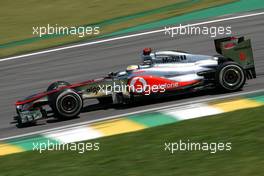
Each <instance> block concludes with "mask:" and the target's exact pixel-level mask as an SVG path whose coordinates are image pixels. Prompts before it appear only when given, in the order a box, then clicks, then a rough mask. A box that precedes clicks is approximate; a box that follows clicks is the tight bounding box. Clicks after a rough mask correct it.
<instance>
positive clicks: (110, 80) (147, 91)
mask: <svg viewBox="0 0 264 176" xmlns="http://www.w3.org/2000/svg"><path fill="white" fill-rule="evenodd" d="M215 48H216V51H217V53H219V54H220V55H217V56H207V55H198V54H190V53H187V52H182V51H174V50H168V51H157V52H152V51H151V49H150V48H146V49H144V50H143V54H142V59H143V61H142V64H141V65H131V66H128V67H127V69H126V70H125V71H119V72H115V73H113V72H112V73H110V74H108V75H107V76H106V77H105V78H100V79H95V80H88V81H85V82H81V83H77V84H69V83H68V82H65V81H57V82H54V83H52V84H51V85H50V86H49V87H48V88H47V91H45V92H41V93H38V94H35V95H32V96H29V97H27V98H26V99H24V100H20V101H17V102H16V111H17V115H18V116H17V117H16V121H17V123H18V125H24V124H28V123H32V122H36V121H37V120H39V119H42V118H46V117H47V108H48V107H49V109H51V110H52V112H53V113H54V116H55V117H56V118H59V119H68V118H73V117H76V116H78V115H79V113H80V112H81V110H82V108H83V100H85V99H91V98H94V99H97V100H98V101H99V103H101V104H104V103H109V102H110V103H112V104H126V103H130V102H131V101H133V100H134V99H135V98H137V97H139V96H140V97H142V96H148V95H154V96H155V95H160V94H165V93H166V94H177V92H180V91H186V92H189V91H196V90H204V89H218V90H224V91H238V90H240V89H242V88H243V86H244V84H245V81H246V79H253V78H256V72H255V65H254V59H253V53H252V48H251V41H250V39H244V37H240V38H236V37H226V38H221V39H216V40H215Z"/></svg>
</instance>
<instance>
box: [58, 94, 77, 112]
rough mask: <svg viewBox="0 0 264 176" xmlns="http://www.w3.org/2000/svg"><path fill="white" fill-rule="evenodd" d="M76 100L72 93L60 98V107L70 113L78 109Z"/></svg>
mask: <svg viewBox="0 0 264 176" xmlns="http://www.w3.org/2000/svg"><path fill="white" fill-rule="evenodd" d="M77 102H78V100H77V98H76V97H74V96H72V95H67V96H64V97H62V98H61V109H62V110H63V111H64V112H66V113H72V112H74V111H76V110H77V109H78V103H77Z"/></svg>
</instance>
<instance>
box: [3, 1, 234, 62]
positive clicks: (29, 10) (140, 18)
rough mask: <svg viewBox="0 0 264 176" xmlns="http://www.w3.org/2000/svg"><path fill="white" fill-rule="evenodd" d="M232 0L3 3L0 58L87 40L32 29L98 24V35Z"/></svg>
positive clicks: (85, 38)
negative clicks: (44, 34)
mask: <svg viewBox="0 0 264 176" xmlns="http://www.w3.org/2000/svg"><path fill="white" fill-rule="evenodd" d="M234 1H235V0H222V1H217V0H164V1H159V0H152V1H144V0H135V1H126V0H121V1H115V0H108V1H103V0H89V1H88V0H79V1H71V0H67V1H65V0H57V1H53V0H45V1H36V0H27V1H20V0H14V1H10V2H9V1H5V2H2V3H1V7H0V22H1V28H0V34H1V36H2V37H1V38H0V51H1V52H0V57H5V56H9V55H15V54H20V53H24V52H28V51H34V50H39V49H44V48H49V47H55V46H60V45H65V44H69V43H73V42H79V41H82V40H87V39H89V38H90V37H89V36H87V37H84V38H79V37H78V36H60V37H47V38H46V39H43V38H41V39H39V38H38V37H36V36H35V35H33V34H32V33H33V29H32V28H33V26H34V27H36V26H47V24H50V25H54V26H55V25H56V24H57V25H58V26H86V25H88V26H89V25H90V24H94V23H97V24H98V25H99V26H100V29H101V30H100V31H101V33H100V34H101V35H104V34H109V33H111V32H114V31H118V30H121V29H124V28H129V27H132V26H136V25H139V24H145V23H149V22H152V21H157V20H161V19H165V18H169V17H173V16H177V15H181V14H184V13H189V12H193V11H197V10H201V9H205V8H209V7H214V6H218V5H223V4H226V3H230V2H234Z"/></svg>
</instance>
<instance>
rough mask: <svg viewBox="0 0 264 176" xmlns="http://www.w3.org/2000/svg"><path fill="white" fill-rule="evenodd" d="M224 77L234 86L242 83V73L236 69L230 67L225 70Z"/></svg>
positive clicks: (228, 83)
mask: <svg viewBox="0 0 264 176" xmlns="http://www.w3.org/2000/svg"><path fill="white" fill-rule="evenodd" d="M223 79H224V82H225V83H226V84H227V85H228V86H230V87H233V86H236V85H237V84H239V83H240V81H241V74H240V73H239V71H238V70H236V69H228V70H226V71H225V72H224V75H223Z"/></svg>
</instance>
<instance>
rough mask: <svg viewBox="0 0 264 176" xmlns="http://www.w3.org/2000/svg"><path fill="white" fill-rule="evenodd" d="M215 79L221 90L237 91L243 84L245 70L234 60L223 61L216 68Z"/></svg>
mask: <svg viewBox="0 0 264 176" xmlns="http://www.w3.org/2000/svg"><path fill="white" fill-rule="evenodd" d="M216 81H217V85H218V88H220V89H221V90H225V91H238V90H240V89H242V88H243V86H244V85H245V82H246V77H245V72H244V70H243V68H242V67H241V66H240V65H238V64H237V63H235V62H224V63H223V64H221V65H220V66H219V68H218V71H217V74H216Z"/></svg>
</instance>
